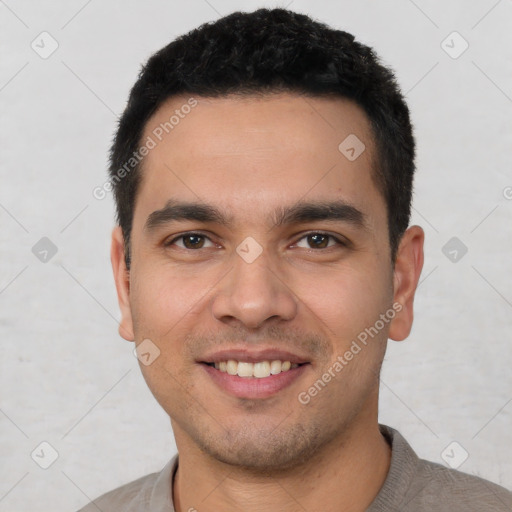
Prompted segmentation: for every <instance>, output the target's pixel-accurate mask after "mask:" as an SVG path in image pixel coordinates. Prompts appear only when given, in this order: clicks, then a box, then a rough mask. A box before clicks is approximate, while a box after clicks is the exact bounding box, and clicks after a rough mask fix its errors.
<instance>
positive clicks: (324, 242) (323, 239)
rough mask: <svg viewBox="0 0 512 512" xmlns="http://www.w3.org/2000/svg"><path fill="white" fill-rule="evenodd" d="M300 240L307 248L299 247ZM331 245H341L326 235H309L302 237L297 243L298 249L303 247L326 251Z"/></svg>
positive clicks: (335, 239)
mask: <svg viewBox="0 0 512 512" xmlns="http://www.w3.org/2000/svg"><path fill="white" fill-rule="evenodd" d="M302 240H305V241H306V243H307V246H304V245H301V242H302ZM330 242H332V243H330ZM333 245H343V244H342V242H340V240H338V239H337V238H335V237H334V236H332V235H328V234H326V233H309V234H307V235H305V236H303V237H302V238H301V239H300V240H299V242H297V246H298V247H303V248H305V249H327V248H328V247H332V246H333Z"/></svg>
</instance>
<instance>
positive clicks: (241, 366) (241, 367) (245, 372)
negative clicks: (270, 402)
mask: <svg viewBox="0 0 512 512" xmlns="http://www.w3.org/2000/svg"><path fill="white" fill-rule="evenodd" d="M253 368H254V365H253V364H252V363H238V370H237V372H236V374H237V375H238V376H239V377H252V372H253Z"/></svg>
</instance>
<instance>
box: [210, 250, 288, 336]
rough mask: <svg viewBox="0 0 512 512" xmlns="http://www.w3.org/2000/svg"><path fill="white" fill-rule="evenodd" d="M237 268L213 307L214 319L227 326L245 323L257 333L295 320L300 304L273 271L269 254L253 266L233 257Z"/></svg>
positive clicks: (217, 295)
mask: <svg viewBox="0 0 512 512" xmlns="http://www.w3.org/2000/svg"><path fill="white" fill-rule="evenodd" d="M233 260H234V268H233V269H232V270H231V271H230V272H229V273H228V274H227V276H226V278H225V280H223V281H222V283H223V285H222V287H220V288H219V289H218V292H217V294H216V295H215V296H214V299H213V303H212V313H213V315H214V317H215V318H216V319H217V320H219V321H222V322H224V323H237V322H238V323H240V322H241V323H242V324H243V325H244V326H245V327H246V328H247V329H257V328H259V327H261V326H262V325H263V324H264V323H265V322H267V321H269V320H270V319H273V320H272V321H278V319H279V320H291V319H293V318H294V317H295V316H296V314H297V300H296V297H295V295H294V293H293V291H292V290H291V289H290V287H289V286H288V284H287V283H285V282H284V281H285V280H284V278H283V277H281V276H280V273H279V269H278V268H274V267H277V266H276V265H274V266H273V267H271V266H270V265H271V262H270V258H268V257H267V254H266V253H265V250H264V251H263V252H262V254H261V255H260V256H259V257H258V258H257V259H256V260H255V261H253V262H252V263H248V262H247V261H245V260H244V259H243V258H241V257H240V256H239V255H238V254H234V255H233Z"/></svg>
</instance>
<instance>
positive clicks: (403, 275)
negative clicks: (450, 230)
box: [389, 226, 425, 341]
mask: <svg viewBox="0 0 512 512" xmlns="http://www.w3.org/2000/svg"><path fill="white" fill-rule="evenodd" d="M424 240H425V233H424V231H423V229H422V228H420V227H419V226H411V227H410V228H409V229H407V231H406V232H405V233H404V235H403V236H402V239H401V241H400V245H399V247H398V251H397V255H396V260H395V269H394V275H393V286H394V297H393V301H394V303H396V304H400V306H401V309H398V307H397V311H398V314H397V315H396V316H395V318H394V319H393V320H392V322H391V324H390V328H389V337H390V338H391V339H392V340H395V341H402V340H404V339H405V338H407V336H409V333H410V332H411V328H412V322H413V318H414V311H413V309H414V308H413V305H414V294H415V293H416V288H417V286H418V281H419V278H420V274H421V270H422V268H423V243H424Z"/></svg>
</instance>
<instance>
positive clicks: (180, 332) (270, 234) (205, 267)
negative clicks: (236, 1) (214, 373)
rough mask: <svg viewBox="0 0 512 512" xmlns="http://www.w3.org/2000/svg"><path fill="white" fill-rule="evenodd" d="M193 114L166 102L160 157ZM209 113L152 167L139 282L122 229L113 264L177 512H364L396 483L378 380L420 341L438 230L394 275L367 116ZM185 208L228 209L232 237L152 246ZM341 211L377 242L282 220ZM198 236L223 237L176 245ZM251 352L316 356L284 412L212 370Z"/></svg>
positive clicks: (350, 109) (330, 226) (353, 231)
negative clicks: (158, 219) (221, 357)
mask: <svg viewBox="0 0 512 512" xmlns="http://www.w3.org/2000/svg"><path fill="white" fill-rule="evenodd" d="M187 99H188V97H173V98H171V99H170V100H168V101H167V102H165V103H164V104H163V105H162V106H161V107H160V108H159V109H158V110H157V111H156V113H155V114H154V115H153V117H152V118H151V119H150V120H149V121H148V123H147V126H146V130H145V134H144V140H145V138H146V137H147V136H148V135H151V133H152V130H154V128H155V127H157V126H158V125H159V124H160V123H162V122H165V121H166V120H168V119H169V117H170V116H171V115H172V114H173V113H174V111H175V110H176V109H177V108H178V109H179V108H180V107H181V105H183V104H184V103H186V101H187ZM196 99H197V100H198V105H197V106H196V107H195V108H194V109H193V110H192V111H191V112H190V114H188V115H187V116H186V117H185V118H184V119H182V120H180V123H179V124H178V125H177V126H175V128H174V129H173V130H172V131H170V133H169V134H167V135H166V137H165V138H164V139H163V140H162V141H161V142H160V143H159V144H158V145H157V146H156V147H155V148H154V149H152V150H151V151H150V152H149V154H148V155H147V156H146V157H145V160H144V162H143V171H142V176H143V179H142V183H141V187H140V189H139V191H138V196H137V199H136V205H135V211H134V217H133V229H132V235H131V236H132V238H131V251H132V264H131V268H130V271H129V272H128V271H127V269H126V267H125V263H124V243H123V237H122V233H121V230H120V228H119V227H116V228H115V229H114V231H113V234H112V250H111V259H112V265H113V270H114V276H115V281H116V287H117V293H118V299H119V305H120V308H121V312H122V320H121V323H120V326H119V332H120V333H121V335H122V336H123V337H124V338H125V339H127V340H129V341H133V340H134V341H135V342H136V343H137V344H139V343H140V342H141V341H142V340H144V339H150V340H151V341H152V343H154V344H155V345H156V346H157V347H158V349H159V350H160V355H159V357H158V358H157V359H155V361H154V362H153V363H152V364H150V365H147V366H146V365H143V364H141V370H142V372H143V375H144V378H145V379H146V382H147V384H148V386H149V387H150V389H151V391H152V392H153V394H154V395H155V397H156V399H157V400H158V402H159V403H160V404H161V406H162V407H163V408H164V410H165V411H166V412H167V413H168V414H169V416H170V418H171V424H172V427H173V431H174V434H175V438H176V445H177V448H178V451H179V469H178V472H177V475H176V478H175V482H174V488H173V492H174V502H175V507H176V510H177V511H187V510H189V509H190V508H195V509H197V510H198V511H199V512H203V511H204V512H208V511H212V512H213V511H218V510H223V511H226V512H229V511H238V510H244V511H249V512H256V511H267V510H282V511H297V510H303V509H304V510H307V511H320V510H321V511H335V510H339V504H340V503H343V504H344V510H346V511H363V510H365V509H366V508H367V507H368V506H369V505H370V503H371V502H372V501H373V499H374V498H375V496H376V495H377V493H378V491H379V489H380V488H381V486H382V484H383V483H384V480H385V477H386V474H387V472H388V469H389V463H390V448H389V446H388V445H387V443H386V441H385V439H384V438H383V437H382V435H381V434H380V432H379V429H378V420H377V410H378V389H379V387H378V384H379V382H378V374H379V370H380V366H381V364H382V360H383V358H384V354H385V350H386V344H387V339H388V338H391V339H394V340H403V339H404V338H406V337H407V336H408V334H409V332H410V329H411V325H412V321H413V299H414V293H415V290H416V286H417V283H418V279H419V275H420V273H421V269H422V265H423V241H424V233H423V230H422V229H421V228H420V227H418V226H412V227H410V228H409V229H408V230H407V231H406V232H405V234H404V236H403V237H402V240H401V243H400V246H399V249H398V253H397V257H396V260H395V263H394V265H393V263H392V262H391V259H390V246H389V236H388V229H387V210H386V204H385V201H384V198H383V196H382V194H381V193H380V192H379V190H378V188H377V186H376V183H375V181H374V179H373V170H372V166H373V165H374V163H375V153H374V148H373V139H372V134H371V130H370V125H369V121H368V119H367V117H366V115H365V113H364V112H363V111H362V110H361V109H360V108H359V107H358V106H357V105H355V104H354V103H352V102H350V101H348V100H344V99H341V98H338V99H332V98H320V97H315V98H311V97H308V98H305V97H301V96H299V95H296V94H291V93H290V94H284V93H281V94H273V95H267V96H265V97H263V98H261V97H245V98H241V97H234V96H229V97H223V98H215V99H211V98H200V97H196ZM349 134H356V135H357V137H358V138H359V139H360V140H361V141H363V143H364V144H365V146H366V149H365V151H364V152H363V153H362V154H361V155H360V156H359V157H358V158H357V159H356V160H354V161H349V160H348V159H347V158H345V156H344V155H342V154H341V152H340V151H339V150H338V145H339V144H340V142H341V141H343V140H344V139H345V138H346V137H347V136H348V135H349ZM169 199H177V200H186V201H201V202H204V203H208V204H211V205H214V206H216V207H217V208H218V209H220V210H221V211H222V212H225V213H226V215H230V216H231V217H232V220H233V225H232V226H231V229H228V228H227V227H226V226H223V225H221V224H218V223H216V222H206V223H205V222H198V221H190V220H187V221H179V222H176V221H173V222H169V223H166V224H162V225H160V226H158V227H157V228H156V229H154V230H147V229H145V228H144V225H145V223H146V221H147V219H148V217H149V216H150V215H151V214H152V213H153V212H154V211H157V210H159V209H162V208H163V207H164V206H165V204H166V203H167V201H168V200H169ZM338 199H343V200H344V201H346V202H347V203H350V204H351V205H353V206H354V207H356V208H357V209H358V210H360V211H361V212H362V214H363V215H364V219H365V224H364V226H360V225H355V224H354V223H351V222H349V221H347V220H341V221H339V220H337V221H332V220H316V221H313V222H302V223H299V224H293V225H277V226H276V225H272V222H271V220H270V219H271V214H272V212H273V211H274V210H275V209H276V208H279V207H283V206H293V205H295V204H297V203H298V201H299V200H300V201H305V200H307V201H318V200H338ZM190 231H194V232H197V231H199V232H200V234H202V235H205V236H206V237H207V238H204V239H203V238H199V240H198V239H194V240H193V241H194V242H195V243H196V244H197V242H198V241H199V242H200V243H199V246H200V248H199V249H196V248H186V246H185V245H184V242H185V240H184V239H179V240H176V241H175V242H173V243H170V244H168V245H167V246H166V245H165V243H166V242H172V241H173V239H175V238H176V237H177V236H179V235H181V234H184V233H186V232H190ZM318 231H320V232H322V233H327V234H328V235H332V236H333V237H337V238H339V239H340V240H342V241H345V242H346V244H345V245H342V244H338V243H337V242H336V240H335V239H331V238H327V239H324V238H322V237H320V241H323V242H324V243H325V245H326V246H325V245H324V244H323V243H320V245H321V247H320V248H318V247H316V246H315V241H314V240H313V243H312V242H311V238H308V237H307V236H306V235H307V234H314V233H315V232H318ZM246 237H252V238H253V239H255V240H256V241H257V242H258V243H259V244H260V246H261V248H262V253H261V255H260V256H259V257H258V258H257V259H256V260H255V261H254V262H252V263H247V262H246V261H245V260H244V259H242V258H241V257H240V256H239V254H238V253H237V252H236V248H237V246H238V245H239V244H240V243H241V242H242V241H243V240H244V239H245V238H246ZM315 240H318V239H315ZM187 241H188V242H190V239H187ZM201 244H202V246H201ZM189 247H190V245H189ZM192 247H195V245H192ZM393 303H399V304H400V305H401V308H402V309H401V311H400V312H399V313H397V314H396V316H394V318H393V320H392V321H391V322H389V323H386V324H385V326H384V328H383V329H381V330H380V331H379V333H378V335H376V336H375V337H373V338H372V339H370V340H369V342H368V344H367V345H366V346H365V347H364V348H363V349H362V350H361V351H360V352H359V353H358V354H357V355H356V356H354V358H353V359H352V360H351V361H350V362H349V363H348V364H347V365H346V366H345V367H344V368H343V370H342V371H341V372H339V373H337V374H336V376H335V377H334V378H332V379H331V381H330V382H329V383H328V385H326V386H325V387H324V388H323V389H322V390H321V391H320V392H318V394H317V395H316V396H314V397H313V398H311V401H310V402H309V403H308V404H307V405H304V404H302V403H300V402H299V400H298V399H297V397H298V395H299V393H300V392H303V391H307V390H308V388H310V386H311V385H312V384H313V383H314V382H315V381H317V380H318V379H319V378H321V376H322V375H323V374H324V373H325V372H326V371H327V370H328V368H329V367H332V365H333V363H334V362H335V361H336V358H337V357H338V356H340V355H343V354H344V353H345V352H346V351H347V350H348V349H349V347H350V345H351V343H352V341H353V340H354V339H356V337H357V335H358V334H359V333H360V332H362V331H364V329H365V328H368V327H370V326H373V325H374V324H375V322H376V321H377V320H378V319H379V315H381V314H383V313H385V312H386V311H389V310H390V309H392V304H393ZM241 343H242V344H247V345H248V346H250V347H251V348H258V347H263V346H264V347H269V346H271V347H278V348H282V349H284V350H288V351H290V352H292V353H299V354H301V355H302V356H305V357H306V359H307V360H308V361H309V363H310V364H309V365H307V367H306V368H305V371H304V372H303V373H302V374H301V375H300V377H299V378H298V379H296V380H295V381H294V382H292V384H291V385H289V386H288V387H286V388H285V389H283V390H281V391H279V392H278V393H276V394H274V395H273V396H271V397H268V398H265V399H242V398H236V397H234V396H232V395H230V394H228V393H226V392H225V391H223V390H221V389H220V388H219V387H217V386H216V385H215V384H214V383H213V381H212V379H211V377H210V376H209V375H208V373H207V372H206V371H205V370H204V367H203V366H202V365H201V364H199V363H198V362H197V360H198V359H199V360H200V359H201V356H204V355H205V353H206V352H207V351H211V350H212V349H220V348H229V347H232V346H234V345H235V344H237V345H239V344H241Z"/></svg>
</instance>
